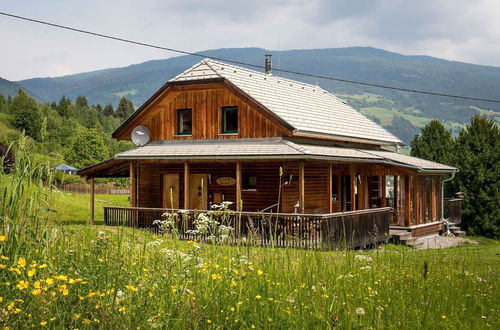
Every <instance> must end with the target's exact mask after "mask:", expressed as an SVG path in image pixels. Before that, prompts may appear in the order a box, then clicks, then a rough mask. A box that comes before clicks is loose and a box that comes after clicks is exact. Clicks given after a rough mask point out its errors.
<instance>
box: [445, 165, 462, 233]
mask: <svg viewBox="0 0 500 330" xmlns="http://www.w3.org/2000/svg"><path fill="white" fill-rule="evenodd" d="M457 172H458V169H457V170H455V171H453V172H451V178H448V179H445V180H443V183H442V184H441V221H442V222H443V225H445V226H446V234H447V235H449V234H450V225H449V224H448V221H447V220H445V218H444V183H445V182H446V181H451V180H453V178H454V177H455V174H456V173H457Z"/></svg>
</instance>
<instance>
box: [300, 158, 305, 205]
mask: <svg viewBox="0 0 500 330" xmlns="http://www.w3.org/2000/svg"><path fill="white" fill-rule="evenodd" d="M304 172H305V169H304V161H303V160H301V161H300V163H299V204H300V213H304V210H305V206H304V203H305V178H304V177H305V174H304Z"/></svg>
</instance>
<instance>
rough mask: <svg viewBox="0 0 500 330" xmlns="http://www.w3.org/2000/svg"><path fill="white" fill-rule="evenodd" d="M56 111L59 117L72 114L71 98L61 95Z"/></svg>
mask: <svg viewBox="0 0 500 330" xmlns="http://www.w3.org/2000/svg"><path fill="white" fill-rule="evenodd" d="M57 112H58V113H59V115H60V116H61V117H66V118H69V117H71V116H73V115H74V111H73V105H72V104H71V100H70V99H68V98H66V97H65V96H63V97H62V98H61V100H60V101H59V104H58V105H57Z"/></svg>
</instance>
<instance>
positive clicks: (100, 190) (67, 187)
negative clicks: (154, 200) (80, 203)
mask: <svg viewBox="0 0 500 330" xmlns="http://www.w3.org/2000/svg"><path fill="white" fill-rule="evenodd" d="M55 186H56V188H57V189H59V190H62V191H66V192H74V193H78V194H90V185H88V184H84V183H66V184H56V185H55ZM95 193H96V194H106V195H129V194H130V189H129V188H123V187H115V186H112V185H107V184H103V185H95Z"/></svg>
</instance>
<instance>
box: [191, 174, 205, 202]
mask: <svg viewBox="0 0 500 330" xmlns="http://www.w3.org/2000/svg"><path fill="white" fill-rule="evenodd" d="M207 199H208V174H191V175H190V176H189V208H190V209H192V210H206V209H207V206H208V205H207Z"/></svg>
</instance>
